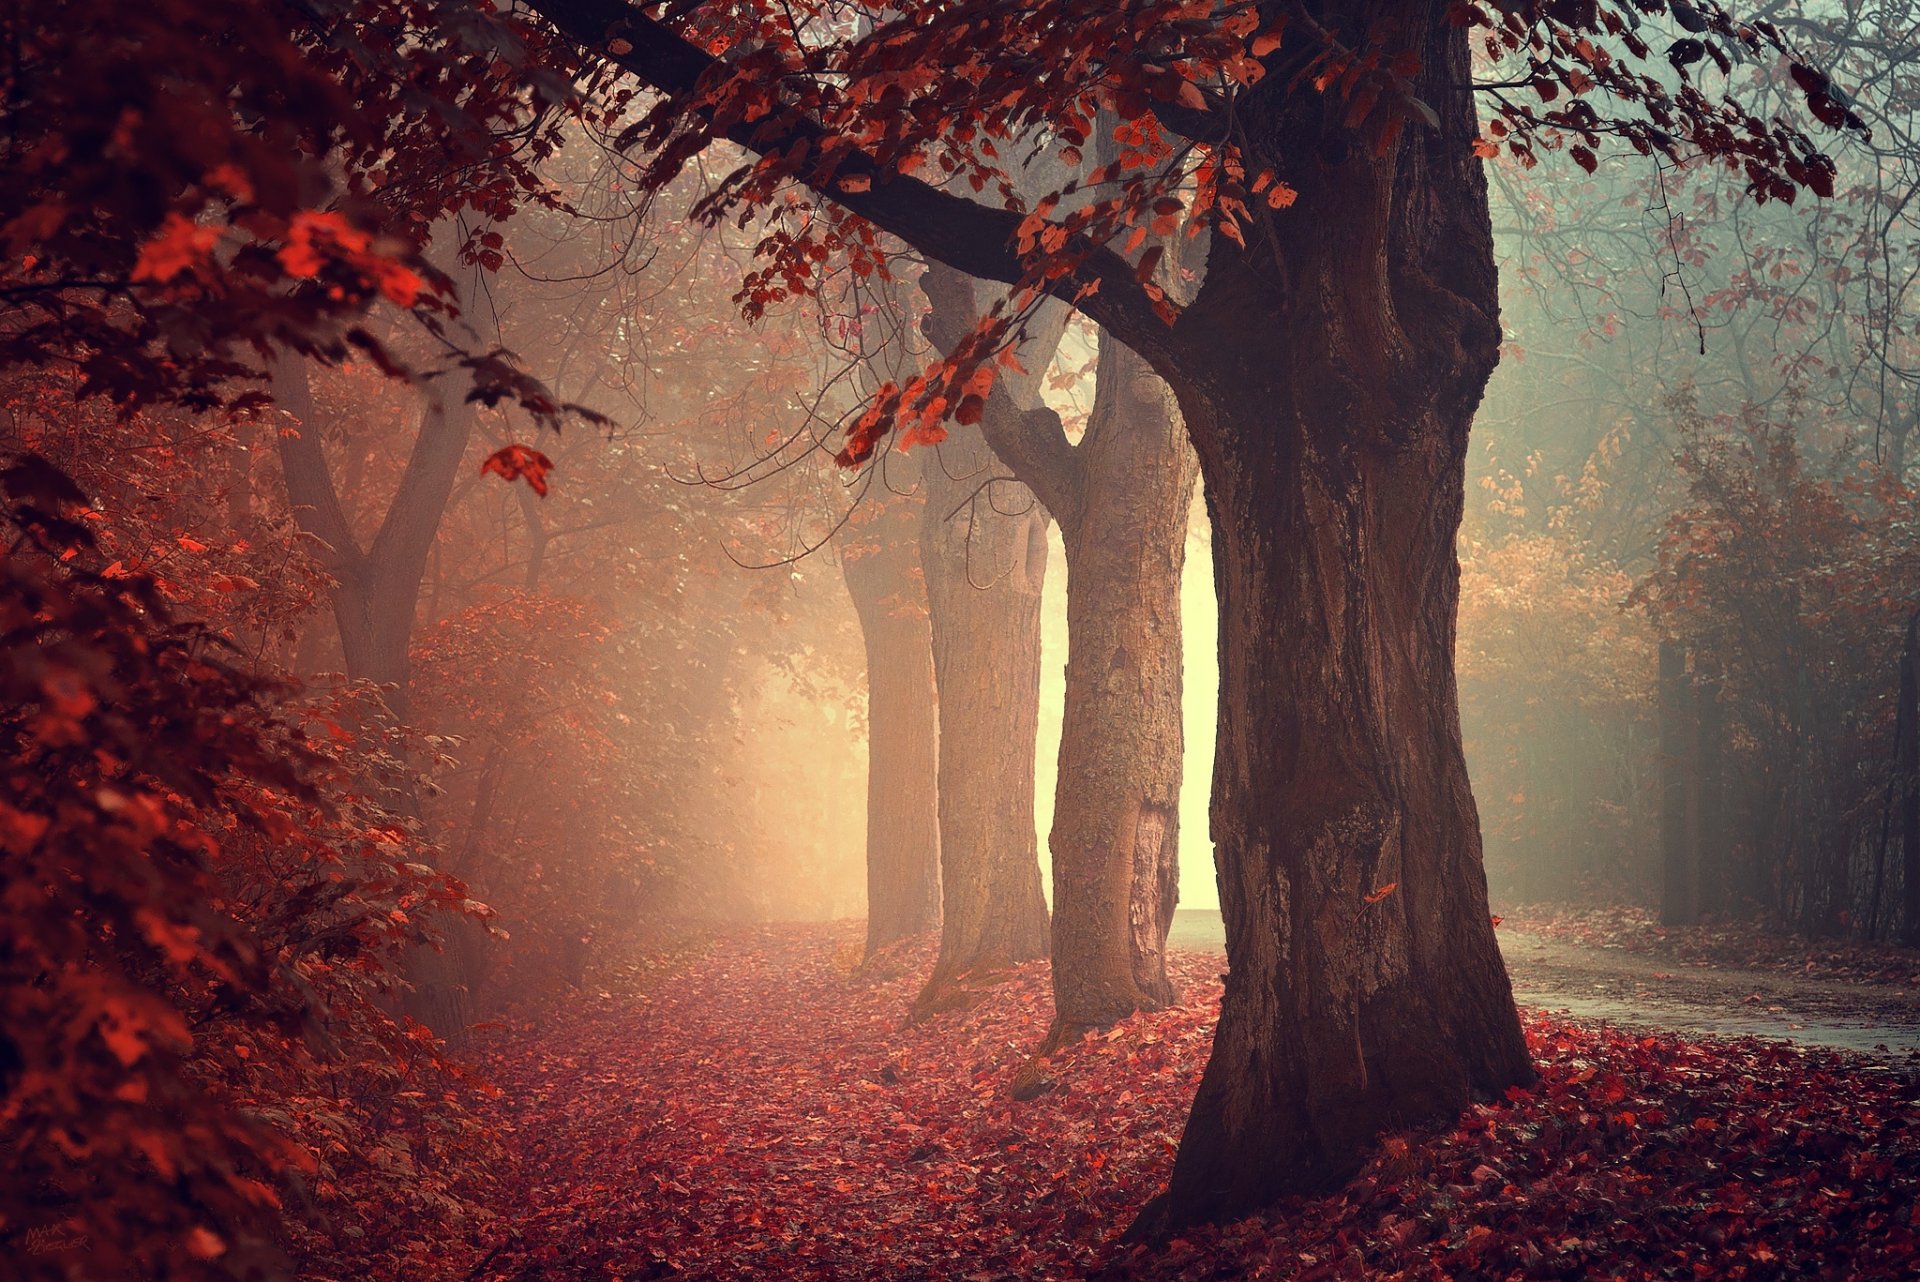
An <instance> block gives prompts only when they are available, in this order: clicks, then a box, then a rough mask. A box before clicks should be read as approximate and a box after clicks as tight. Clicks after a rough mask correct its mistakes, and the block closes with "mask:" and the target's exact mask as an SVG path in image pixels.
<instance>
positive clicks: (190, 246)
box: [131, 214, 226, 285]
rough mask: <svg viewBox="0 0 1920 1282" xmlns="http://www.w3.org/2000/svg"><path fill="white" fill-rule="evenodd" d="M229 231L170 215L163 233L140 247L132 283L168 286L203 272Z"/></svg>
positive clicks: (155, 234)
mask: <svg viewBox="0 0 1920 1282" xmlns="http://www.w3.org/2000/svg"><path fill="white" fill-rule="evenodd" d="M225 231H226V228H225V226H223V225H220V224H209V225H206V226H202V225H201V224H199V223H196V222H194V221H193V220H192V219H191V218H188V217H186V216H185V215H183V214H168V215H167V218H166V221H165V222H163V223H162V224H161V225H160V230H159V231H158V232H156V233H154V236H153V238H152V239H151V240H149V241H147V243H146V244H145V245H143V246H141V247H140V257H139V259H138V260H137V261H136V262H135V263H134V265H133V275H132V278H131V279H133V280H134V281H137V282H145V283H152V284H156V285H164V284H167V283H168V282H170V281H172V280H174V279H175V278H176V277H179V276H182V275H185V274H188V273H198V272H200V271H202V270H203V269H205V268H206V267H208V266H209V265H210V264H211V262H212V258H213V247H214V246H215V245H216V244H218V243H219V241H220V237H221V235H222V234H224V233H225Z"/></svg>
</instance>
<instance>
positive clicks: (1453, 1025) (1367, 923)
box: [534, 0, 1847, 1226]
mask: <svg viewBox="0 0 1920 1282" xmlns="http://www.w3.org/2000/svg"><path fill="white" fill-rule="evenodd" d="M534 8H536V10H538V12H540V13H543V15H545V17H547V19H551V21H553V23H555V27H557V29H559V31H561V33H563V35H566V36H568V38H572V40H576V42H578V44H580V46H582V48H584V50H591V52H601V50H605V56H607V59H609V63H612V65H616V67H618V69H624V71H628V73H632V75H636V77H639V79H641V81H643V83H647V84H651V86H653V88H657V90H660V92H662V94H664V98H662V100H660V102H659V104H657V106H655V107H653V109H651V113H649V117H647V119H645V121H643V123H641V127H637V129H636V131H634V134H632V138H634V142H636V144H651V146H657V148H659V152H657V154H655V159H653V165H655V167H657V173H670V171H674V169H678V165H680V163H682V161H684V157H685V155H691V154H695V152H697V150H699V148H701V146H705V140H707V138H710V136H720V134H724V136H730V138H733V140H735V142H739V144H743V146H749V148H753V150H756V152H758V154H760V155H762V161H760V163H758V165H755V167H747V169H743V171H739V173H737V175H735V177H733V180H732V182H730V184H724V188H722V192H720V194H718V196H716V198H714V202H712V207H714V209H722V207H728V205H732V203H749V205H751V203H755V202H760V200H766V198H770V194H772V192H774V190H776V188H778V184H780V182H783V180H789V178H797V180H801V182H808V184H812V186H814V188H816V190H822V192H824V194H828V196H829V198H831V200H833V202H835V203H839V205H841V207H845V209H847V211H851V213H852V215H858V217H862V219H866V221H870V223H874V225H877V226H881V228H885V230H889V232H893V234H899V236H900V238H904V240H906V242H908V244H914V246H916V248H920V249H924V251H925V253H929V255H933V257H939V259H943V261H947V263H950V265H954V267H958V269H962V271H968V273H972V274H975V276H983V278H993V280H1008V282H1014V284H1021V286H1029V288H1044V290H1046V292H1052V294H1056V296H1060V297H1066V299H1069V301H1073V303H1075V305H1077V307H1081V311H1085V313H1087V315H1089V317H1092V319H1096V321H1098V322H1100V324H1102V326H1104V328H1106V330H1108V332H1112V334H1114V336H1116V338H1119V340H1121V342H1125V344H1127V345H1129V347H1133V349H1135V351H1139V353H1140V355H1142V357H1144V359H1148V361H1150V363H1152V365H1154V368H1156V370H1158V372H1160V374H1162V376H1164V378H1165V380H1167V384H1169V386H1171V388H1173V393H1175V397H1177V399H1179V405H1181V411H1183V415H1185V420H1187V430H1188V434H1190V438H1192V441H1194V447H1196V451H1198V455H1200V468H1202V474H1204V478H1206V487H1208V501H1210V512H1212V518H1213V534H1215V537H1213V553H1215V582H1217V585H1219V593H1221V731H1219V745H1221V747H1219V766H1217V772H1215V796H1213V839H1215V860H1217V864H1219V883H1221V904H1223V912H1225V917H1227V946H1229V961H1231V967H1233V969H1231V977H1229V983H1227V994H1225V1000H1223V1008H1221V1021H1219V1031H1217V1034H1215V1044H1213V1057H1212V1059H1210V1063H1208V1071H1206V1077H1204V1080H1202V1084H1200V1090H1198V1096H1196V1100H1194V1109H1192V1115H1190V1119H1188V1125H1187V1132H1185V1136H1183V1140H1181V1150H1179V1157H1177V1159H1175V1169H1173V1180H1171V1186H1169V1192H1167V1198H1165V1201H1164V1203H1162V1205H1158V1207H1156V1209H1154V1211H1152V1213H1150V1215H1148V1217H1146V1221H1144V1223H1146V1224H1148V1226H1173V1224H1183V1223H1190V1221H1198V1219H1212V1217H1221V1215H1235V1213H1240V1211H1246V1209H1250V1207H1256V1205H1260V1203H1261V1201H1265V1199H1269V1198H1271V1196H1275V1194H1281V1192H1286V1190H1300V1188H1323V1186H1327V1184H1329V1182H1334V1180H1340V1178H1344V1176H1346V1175H1348V1173H1350V1171H1354V1169H1356V1165H1357V1163H1359V1161H1361V1155H1363V1151H1365V1148H1367V1142H1369V1140H1371V1136H1375V1134H1377V1132H1379V1130H1380V1127H1386V1125H1398V1123H1409V1121H1417V1119H1423V1117H1434V1115H1446V1113H1452V1111H1453V1109H1457V1107H1459V1105H1461V1104H1463V1102H1465V1100H1467V1098H1469V1096H1471V1094H1473V1092H1498V1090H1501V1088H1505V1086H1509V1084H1513V1082H1523V1080H1528V1079H1530V1073H1532V1071H1530V1065H1528V1061H1526V1048H1524V1042H1523V1038H1521V1031H1519V1019H1517V1015H1515V1011H1513V1000H1511V992H1509V986H1507V979H1505V971H1503V967H1501V961H1500V954H1498V948H1496V944H1494V935H1492V925H1490V921H1488V914H1486V887H1484V873H1482V871H1480V843H1478V827H1476V819H1475V808H1473V796H1471V791H1469V787H1467V773H1465V762H1463V758H1461V747H1459V718H1457V708H1455V691H1453V666H1452V664H1453V656H1452V645H1453V626H1455V612H1457V568H1455V560H1453V535H1455V530H1457V526H1459V518H1461V505H1463V466H1465V445H1467V430H1469V426H1471V418H1473V411H1475V407H1476V403H1478V399H1480V393H1482V388H1484V384H1486V378H1488V374H1490V370H1492V368H1494V363H1496V359H1498V351H1500V321H1498V317H1500V305H1498V273H1496V267H1494V255H1492V230H1490V221H1488V200H1486V180H1484V175H1482V171H1480V152H1482V148H1494V146H1498V144H1486V142H1484V140H1482V138H1480V131H1478V127H1476V121H1475V109H1473V102H1471V63H1469V27H1473V25H1482V27H1486V29H1488V31H1490V33H1492V36H1490V38H1492V44H1494V48H1496V52H1515V56H1517V59H1523V61H1524V63H1526V81H1523V83H1526V84H1530V86H1532V88H1534V90H1536V92H1538V96H1540V100H1542V102H1544V104H1551V102H1553V100H1557V98H1559V96H1561V92H1563V90H1571V94H1569V96H1571V102H1569V104H1567V106H1563V107H1532V106H1523V104H1519V102H1515V100H1513V98H1511V96H1505V98H1500V117H1501V119H1500V131H1498V132H1500V134H1501V136H1503V138H1507V146H1511V148H1517V150H1526V154H1528V155H1532V154H1534V152H1536V150H1538V148H1542V146H1548V144H1549V142H1551V144H1553V146H1567V144H1569V140H1571V138H1578V142H1574V144H1572V146H1571V148H1569V150H1571V152H1572V155H1574V159H1576V161H1582V163H1584V159H1582V157H1588V159H1590V155H1592V152H1590V148H1592V146H1597V142H1599V131H1601V129H1605V131H1607V132H1613V134H1619V136H1622V138H1626V140H1628V142H1630V144H1634V146H1640V148H1644V150H1661V152H1665V154H1668V155H1678V154H1680V152H1682V150H1684V148H1693V150H1699V152H1705V154H1709V155H1720V157H1726V159H1728V163H1740V165H1743V167H1745V169H1747V171H1749V177H1751V184H1753V190H1755V192H1757V194H1759V196H1761V198H1791V196H1793V192H1795V190H1797V188H1799V186H1811V188H1814V190H1832V163H1830V161H1826V157H1824V155H1820V154H1816V152H1814V150H1812V146H1811V142H1807V140H1805V136H1801V134H1797V132H1793V131H1791V129H1788V127H1786V125H1774V127H1764V125H1759V123H1751V125H1749V121H1747V117H1745V113H1743V111H1740V109H1738V107H1734V106H1730V104H1726V102H1715V100H1709V98H1707V96H1703V94H1699V92H1697V90H1693V88H1692V83H1690V81H1686V77H1688V71H1686V69H1688V67H1690V65H1693V63H1697V61H1699V59H1701V58H1705V56H1707V48H1709V42H1705V40H1695V38H1693V36H1684V38H1682V40H1676V42H1674V44H1672V46H1670V50H1668V54H1670V56H1668V61H1670V63H1672V65H1674V67H1676V71H1678V73H1680V75H1682V79H1684V81H1686V83H1684V86H1682V90H1680V92H1678V94H1670V92H1668V90H1667V88H1665V86H1663V84H1661V83H1659V81H1651V79H1649V77H1638V75H1634V73H1632V71H1630V67H1632V63H1634V59H1638V58H1647V56H1649V52H1651V50H1649V46H1647V44H1645V42H1644V40H1642V38H1640V36H1638V35H1634V33H1632V29H1630V27H1628V23H1626V21H1622V17H1620V13H1617V12H1613V10H1611V8H1603V6H1594V4H1540V6H1513V8H1501V10H1498V12H1490V10H1484V8H1475V6H1452V8H1450V6H1438V4H1419V2H1382V4H1373V6H1365V8H1361V10H1350V8H1344V6H1296V8H1292V10H1286V12H1284V13H1277V15H1263V13H1261V12H1258V10H1231V12H1227V13H1225V15H1215V13H1213V10H1212V6H1204V8H1198V10H1194V12H1192V13H1187V12H1185V8H1181V6H1171V4H1169V6H1154V4H1144V6H1137V8H1131V10H1125V12H1117V13H1108V15H1092V13H1081V12H1079V10H1073V8H1071V6H1066V4H1060V6H1037V8H1035V10H1031V12H1023V13H1020V15H1018V17H1012V19H1008V17H1002V19H987V17H983V15H979V13H975V12H973V8H972V6H968V4H954V6H943V8H941V10H937V12H929V13H916V15H908V17H904V19H900V21H895V23H887V25H881V27H879V29H877V31H876V33H872V35H870V36H866V38H862V40H854V42H837V44H833V42H828V46H826V48H822V46H816V44H808V42H804V40H803V38H801V33H797V31H789V29H785V25H783V23H780V21H774V19H768V21H766V23H762V25H760V27H756V29H755V35H753V38H751V42H741V40H739V36H741V35H743V31H741V29H739V27H733V25H732V23H730V19H726V17H724V15H720V13H714V12H705V10H701V8H693V10H691V12H689V10H678V12H676V13H678V15H684V17H680V25H670V23H668V21H664V19H653V17H647V15H645V13H637V12H634V10H628V8H624V6H614V4H611V2H607V0H540V2H538V4H536V6H534ZM1682 10H1684V12H1678V13H1676V21H1680V23H1682V25H1684V27H1688V29H1693V27H1695V25H1697V27H1699V31H1701V33H1709V35H1711V40H1713V44H1711V48H1713V50H1715V59H1716V61H1724V58H1726V54H1724V52H1720V44H1722V42H1734V44H1738V46H1740V48H1763V46H1764V48H1778V46H1780V42H1778V36H1776V35H1774V33H1772V29H1768V27H1749V25H1740V27H1736V25H1734V23H1732V19H1728V17H1726V15H1724V13H1720V12H1718V10H1713V8H1711V6H1709V8H1707V10H1701V8H1695V6H1692V4H1688V6H1682ZM1069 13H1071V17H1069ZM1630 17H1632V23H1634V25H1638V23H1640V17H1638V13H1632V15H1630ZM1162 19H1164V21H1167V23H1173V21H1175V19H1185V21H1187V23H1190V27H1185V29H1183V27H1175V25H1167V27H1162V25H1160V21H1162ZM689 33H699V36H701V42H699V44H695V42H689V38H687V35H689ZM1140 33H1148V35H1144V36H1142V35H1140ZM1175 33H1190V35H1187V36H1185V42H1183V40H1181V35H1175ZM1609 38H1611V40H1615V42H1617V44H1620V46H1624V48H1626V56H1624V58H1620V56H1617V54H1615V52H1611V50H1607V48H1601V44H1599V42H1603V40H1609ZM708 50H724V52H726V56H724V58H722V56H716V54H712V52H708ZM962 52H964V54H972V56H973V58H972V59H970V58H966V56H962ZM1035 59H1037V61H1035ZM829 65H831V67H835V69H837V71H839V73H841V75H839V77H831V79H829V77H816V75H810V73H812V71H814V69H816V67H829ZM1035 65H1048V67H1052V69H1054V75H1050V77H1033V75H1031V69H1033V67H1035ZM900 67H914V69H916V75H918V77H920V83H918V90H908V88H904V86H900V84H899V79H897V73H899V69H900ZM943 69H954V71H952V73H950V75H943ZM1795 75H1797V77H1799V79H1801V84H1803V88H1805V92H1807V96H1809V104H1811V106H1812V107H1814V111H1816V113H1820V115H1822V119H1830V121H1832V123H1841V121H1843V119H1845V117H1847V111H1845V107H1843V106H1839V102H1837V100H1836V98H1832V94H1828V86H1830V84H1828V81H1826V79H1824V77H1820V73H1816V71H1811V69H1807V67H1799V69H1797V71H1795ZM1102 77H1104V79H1102ZM787 84H793V88H791V90H787V88H778V90H776V86H787ZM883 86H885V88H883ZM1210 92H1212V94H1213V96H1212V98H1210ZM1596 92H1607V94H1611V96H1613V98H1615V100H1619V102H1622V104H1630V106H1632V107H1634V109H1638V115H1636V113H1624V115H1620V117H1613V119H1607V117H1601V115H1599V113H1597V111H1596V109H1594V107H1592V102H1588V98H1590V96H1592V94H1596ZM1096 98H1102V100H1106V102H1112V104H1114V106H1116V107H1117V109H1119V115H1121V117H1123V121H1125V123H1127V127H1131V129H1142V127H1152V129H1154V132H1158V131H1160V129H1165V131H1171V132H1175V134H1177V136H1183V138H1187V140H1190V142H1194V144H1200V146H1208V144H1212V142H1213V140H1225V142H1223V144H1219V146H1213V148H1212V150H1210V154H1208V155H1206V157H1204V159H1202V167H1204V169H1202V171H1200V173H1198V175H1196V180H1198V190H1196V196H1194V202H1196V207H1202V211H1204V213H1208V215H1210V219H1212V221H1213V225H1215V230H1217V232H1219V234H1215V238H1213V242H1212V251H1210V261H1208V271H1206V278H1204V282H1202V284H1200V290H1198V294H1196V296H1194V299H1192V301H1190V303H1188V305H1187V307H1185V309H1181V307H1175V305H1171V303H1169V301H1167V299H1165V296H1164V292H1162V290H1158V288H1150V286H1148V282H1142V280H1140V273H1139V271H1137V269H1135V267H1133V265H1131V263H1127V259H1125V257H1121V255H1119V253H1117V251H1116V249H1114V248H1110V246H1108V242H1110V238H1112V236H1114V234H1116V232H1117V230H1119V228H1117V226H1116V225H1114V223H1112V221H1108V223H1102V219H1100V215H1098V213H1089V211H1075V213H1071V215H1068V217H1064V219H1062V221H1058V223H1052V221H1048V219H1046V217H1044V215H1046V213H1048V209H1046V207H1044V205H1043V207H1039V209H1037V211H1035V213H1025V211H1021V209H1018V207H989V205H981V203H973V202H966V200H962V198H958V196H950V194H947V192H943V190H937V188H933V186H927V184H925V182H920V180H918V178H914V177H910V171H912V169H914V167H918V165H922V163H925V159H927V155H929V154H933V155H937V157H939V161H941V163H943V165H945V167H947V169H948V171H952V169H960V171H962V173H966V175H968V178H970V182H972V186H973V188H975V190H985V188H987V184H989V182H993V173H995V171H993V165H991V163H989V161H983V159H981V155H983V152H985V154H987V155H991V150H983V148H975V150H973V152H972V154H964V152H962V154H960V155H956V146H954V142H952V140H954V136H956V129H962V127H964V129H970V131H973V132H975V136H977V134H979V132H981V131H985V132H987V136H989V138H991V136H1000V138H1012V136H1018V134H1020V132H1021V131H1020V129H1018V127H1016V123H1021V121H1027V119H1035V117H1041V119H1052V121H1054V123H1056V125H1058V127H1060V129H1062V132H1064V134H1066V138H1068V140H1069V142H1075V144H1077V142H1081V140H1085V136H1087V129H1089V123H1091V119H1092V109H1091V106H1092V104H1094V100H1096ZM1229 100H1231V117H1229V115H1227V111H1225V106H1227V102H1229ZM1229 119H1231V125H1229ZM970 161H972V167H968V165H970ZM1123 167H1125V165H1123ZM902 171H908V173H902ZM1114 177H1117V175H1114ZM1256 188H1258V190H1260V192H1263V194H1269V200H1267V203H1269V205H1271V209H1273V211H1271V213H1258V215H1256V213H1252V207H1250V205H1248V203H1246V202H1248V200H1252V198H1254V196H1256ZM1002 192H1004V186H1002ZM1162 192H1164V188H1162ZM1133 194H1135V196H1137V200H1135V202H1133V203H1131V207H1129V205H1127V202H1125V200H1119V202H1116V205H1110V207H1108V213H1116V209H1131V213H1133V215H1142V213H1144V215H1150V217H1158V219H1160V221H1164V223H1171V221H1173V217H1175V215H1177V213H1179V203H1177V202H1175V203H1173V205H1171V207H1167V205H1156V202H1164V200H1165V196H1164V194H1156V192H1140V190H1137V188H1135V192H1133ZM1242 215H1244V217H1242ZM1242 223H1244V226H1242ZM787 242H789V244H783V246H774V249H772V255H774V267H772V269H768V271H762V273H758V274H756V282H758V288H760V290H762V294H764V296H772V292H774V290H772V288H770V286H768V284H766V282H770V280H776V278H781V276H783V280H785V284H787V286H791V288H804V274H806V273H804V271H801V267H799V263H801V261H803V259H806V255H808V253H810V249H812V244H810V238H808V236H799V238H795V236H787ZM1023 251H1027V253H1025V257H1023ZM789 265H791V267H789ZM781 267H789V271H785V273H780V271H778V269H781ZM747 297H749V301H755V286H753V282H751V284H749V294H747ZM998 332H1000V334H1004V332H1006V326H1002V328H1000V330H998ZM995 344H996V334H995V330H993V328H991V326H989V330H987V334H985V336H983V344H979V351H977V353H975V351H968V353H966V355H973V357H975V359H972V361H966V359H960V361H954V359H952V353H950V355H948V363H947V376H945V378H931V380H927V386H925V388H922V390H920V392H918V395H908V397H902V403H904V407H906V409H908V411H910V413H918V415H920V416H922V418H939V416H941V415H943V413H945V411H947V409H948V405H952V407H954V413H956V418H958V420H962V422H966V420H968V418H970V415H977V413H979V411H977V409H972V407H970V405H968V403H966V399H964V390H966V388H968V384H970V380H973V376H975V372H977V368H985V361H987V359H989V357H991V351H993V347H995ZM895 409H899V405H891V407H883V415H881V418H889V415H887V413H885V411H895ZM872 428H874V432H879V430H883V428H881V424H879V420H876V422H874V424H872ZM874 432H870V434H868V439H872V436H874ZM847 455H849V459H860V457H862V455H864V441H858V439H856V441H852V443H851V445H849V451H847ZM1442 975H1444V977H1446V981H1444V985H1442V983H1438V981H1436V977H1442Z"/></svg>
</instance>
